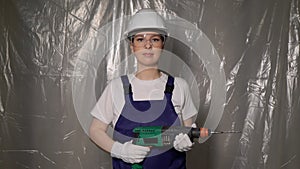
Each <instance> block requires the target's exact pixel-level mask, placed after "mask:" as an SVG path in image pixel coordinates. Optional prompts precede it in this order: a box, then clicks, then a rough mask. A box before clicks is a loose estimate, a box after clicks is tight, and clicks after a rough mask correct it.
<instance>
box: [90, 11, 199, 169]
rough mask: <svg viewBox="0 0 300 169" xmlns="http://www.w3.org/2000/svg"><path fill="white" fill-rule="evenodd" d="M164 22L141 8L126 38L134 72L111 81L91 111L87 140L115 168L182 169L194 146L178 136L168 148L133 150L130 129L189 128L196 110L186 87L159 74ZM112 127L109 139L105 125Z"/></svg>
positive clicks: (141, 147)
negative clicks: (107, 153) (141, 127)
mask: <svg viewBox="0 0 300 169" xmlns="http://www.w3.org/2000/svg"><path fill="white" fill-rule="evenodd" d="M164 24H165V23H164V21H163V19H162V18H161V17H160V15H158V14H157V13H156V12H155V11H154V10H151V9H142V10H140V11H138V12H137V13H136V14H135V15H134V16H133V17H132V18H131V20H130V21H129V24H128V28H127V31H126V36H127V38H128V41H129V43H130V48H131V51H132V52H133V53H134V55H135V58H136V60H137V71H136V72H135V73H134V74H129V75H126V76H122V77H120V78H116V79H114V80H112V81H111V82H110V83H109V84H108V86H107V87H106V89H105V90H104V92H103V94H102V95H101V97H100V99H99V101H98V102H97V104H96V106H95V108H94V109H93V110H92V112H91V114H92V115H93V117H94V118H93V121H92V124H91V127H90V137H91V139H92V140H93V141H94V142H95V143H96V144H97V145H98V146H100V147H101V148H102V149H104V150H105V151H107V152H110V154H111V156H112V157H113V167H114V168H116V169H118V168H122V169H124V168H132V165H133V164H136V163H139V165H140V166H142V167H143V168H145V169H147V168H151V169H156V168H164V169H167V168H170V169H171V168H172V169H183V168H186V165H185V158H186V155H185V151H188V150H190V149H191V147H192V145H193V144H192V142H191V140H190V139H189V137H188V136H187V135H186V134H179V135H177V136H176V138H175V141H174V143H173V147H172V148H155V147H146V146H139V145H134V144H133V143H132V138H133V137H134V133H133V132H132V130H133V129H134V128H135V127H140V126H180V125H184V126H192V124H193V117H194V116H195V115H196V114H197V110H196V109H195V106H194V105H193V102H192V99H191V96H190V92H189V87H188V85H187V83H186V82H185V81H184V80H183V79H181V78H177V77H176V78H173V77H172V76H169V75H167V74H165V73H163V72H161V71H160V70H159V69H158V61H159V58H160V56H161V52H162V50H163V48H164V44H165V41H166V38H167V29H166V27H165V25H164ZM110 124H111V125H112V126H113V128H114V135H113V137H112V138H111V137H110V136H109V135H108V134H107V133H106V131H107V128H108V125H110Z"/></svg>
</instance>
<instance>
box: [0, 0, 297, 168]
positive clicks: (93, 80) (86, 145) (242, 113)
mask: <svg viewBox="0 0 300 169" xmlns="http://www.w3.org/2000/svg"><path fill="white" fill-rule="evenodd" d="M146 7H148V8H153V9H156V10H157V11H159V12H160V13H161V14H162V16H164V17H165V18H166V19H169V21H170V22H169V26H170V30H171V31H173V34H172V36H171V37H170V38H169V39H168V40H169V43H168V44H167V46H166V48H167V54H166V56H169V57H173V56H176V57H175V58H177V60H175V61H174V59H173V60H172V59H169V60H166V61H165V63H166V64H164V65H163V66H164V67H163V68H165V69H166V70H170V71H171V72H172V73H174V75H177V76H180V77H183V78H185V79H186V80H187V81H188V82H191V83H190V84H191V88H192V89H191V90H192V93H193V99H194V102H195V105H196V106H197V108H198V110H199V114H198V116H197V119H196V122H197V124H198V126H207V127H211V128H213V129H215V130H220V131H226V130H236V131H242V133H240V134H225V135H213V136H211V137H210V138H208V139H206V140H203V142H202V143H201V144H198V143H196V144H195V145H194V148H193V150H191V151H190V152H188V157H187V161H188V162H187V165H188V168H191V169H193V168H195V169H196V168H207V169H217V168H226V169H227V168H243V169H248V168H249V169H250V168H251V169H252V168H257V169H258V168H259V169H263V168H264V169H265V168H268V169H274V168H283V169H298V168H300V159H299V155H300V135H299V131H298V130H299V129H300V123H299V120H300V119H299V113H300V90H299V84H300V83H299V63H300V59H299V30H300V28H299V24H300V15H299V12H300V10H299V7H300V5H299V0H265V1H261V0H252V1H246V0H234V1H223V0H212V1H205V0H203V1H198V0H180V1H179V0H175V1H169V0H164V1H160V0H155V1H146V0H145V1H142V0H140V1H138V0H136V1H125V0H123V1H116V0H114V1H109V0H94V1H92V0H86V1H79V0H59V1H49V0H29V1H16V0H12V1H5V0H3V1H1V2H0V9H1V10H0V32H1V34H0V64H1V66H0V168H1V169H2V168H3V169H17V168H20V169H23V168H24V169H25V168H26V169H27V168H72V169H73V168H78V169H88V168H102V169H107V168H111V158H110V156H109V154H108V153H106V152H104V151H102V150H101V149H100V148H99V147H97V146H96V145H95V144H94V143H93V142H92V141H91V140H90V139H89V136H88V134H87V128H88V126H89V122H90V119H91V116H90V115H89V111H90V109H91V108H92V106H93V104H94V102H95V101H96V100H97V98H99V96H100V95H101V92H102V91H103V89H104V87H105V86H106V84H107V82H108V81H109V80H111V79H112V78H114V77H116V76H118V75H120V74H124V73H128V72H132V71H133V70H132V65H133V66H134V59H133V58H132V57H126V56H127V55H130V50H129V49H128V44H126V42H125V41H124V38H123V37H122V31H124V27H125V21H126V19H127V18H126V16H130V15H132V14H133V13H135V12H136V11H137V10H138V9H141V8H146ZM172 18H173V19H174V18H176V20H175V21H176V24H177V26H178V27H174V25H173V27H172V24H174V22H173V23H172V21H174V20H172ZM180 22H182V23H184V24H181V25H180V24H179V25H178V23H180ZM185 23H187V24H185ZM176 24H175V25H176ZM189 24H191V25H189ZM184 26H186V27H184ZM180 28H181V29H180ZM191 28H192V29H191ZM197 31H198V32H197ZM179 35H180V36H179ZM182 39H185V40H182ZM199 42H200V43H199ZM202 42H203V43H202ZM95 52H96V53H95ZM97 52H98V53H97ZM168 54H169V55H168ZM210 56H211V57H210ZM92 58H96V60H93V59H92ZM99 58H101V59H100V60H99ZM166 58H168V57H166ZM173 58H174V57H173ZM211 58H213V60H211ZM97 59H98V60H97ZM172 61H174V62H172ZM170 62H172V63H171V65H170V64H169V65H168V64H167V63H170ZM172 64H173V66H172ZM174 64H175V65H176V68H174V67H175V66H174ZM222 98H224V99H222ZM220 115H221V116H220ZM216 119H217V120H216ZM212 122H214V123H212Z"/></svg>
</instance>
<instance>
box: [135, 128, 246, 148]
mask: <svg viewBox="0 0 300 169" xmlns="http://www.w3.org/2000/svg"><path fill="white" fill-rule="evenodd" d="M133 132H134V134H135V138H134V139H133V144H136V145H141V146H154V147H166V146H173V142H174V140H175V137H176V136H177V135H178V134H180V133H183V134H187V135H188V136H189V138H190V139H191V141H192V142H193V141H194V139H198V138H204V137H208V136H210V135H211V134H222V133H240V132H239V131H211V130H210V129H208V128H193V127H183V126H171V127H170V126H147V127H137V128H134V130H133Z"/></svg>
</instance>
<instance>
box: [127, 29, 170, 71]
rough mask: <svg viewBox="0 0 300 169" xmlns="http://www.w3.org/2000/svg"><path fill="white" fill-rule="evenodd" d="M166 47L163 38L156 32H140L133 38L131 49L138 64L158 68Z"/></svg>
mask: <svg viewBox="0 0 300 169" xmlns="http://www.w3.org/2000/svg"><path fill="white" fill-rule="evenodd" d="M163 47H164V39H163V37H162V36H161V35H160V34H158V33H156V32H140V33H137V34H136V35H134V36H133V38H132V41H131V43H130V48H131V50H132V52H133V53H134V54H135V57H136V59H137V61H138V64H140V65H142V66H144V67H156V66H157V64H158V60H159V57H160V55H161V52H162V49H163Z"/></svg>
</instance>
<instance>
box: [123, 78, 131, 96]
mask: <svg viewBox="0 0 300 169" xmlns="http://www.w3.org/2000/svg"><path fill="white" fill-rule="evenodd" d="M121 80H122V83H123V89H124V94H125V95H126V94H132V89H131V84H130V82H129V79H128V76H127V75H123V76H121Z"/></svg>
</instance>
